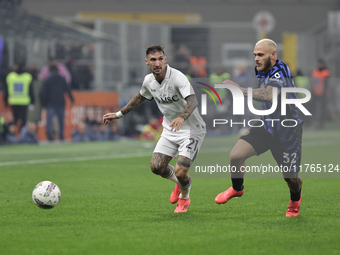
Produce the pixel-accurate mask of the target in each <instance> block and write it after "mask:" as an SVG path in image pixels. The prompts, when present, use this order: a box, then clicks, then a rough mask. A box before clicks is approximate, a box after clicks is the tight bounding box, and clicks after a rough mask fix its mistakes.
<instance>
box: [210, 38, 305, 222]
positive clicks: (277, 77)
mask: <svg viewBox="0 0 340 255" xmlns="http://www.w3.org/2000/svg"><path fill="white" fill-rule="evenodd" d="M276 48H277V46H276V43H275V42H274V41H272V40H270V39H262V40H260V41H258V42H257V43H256V45H255V47H254V56H255V63H256V67H255V72H256V77H257V79H258V85H259V88H258V89H254V90H253V95H252V97H253V100H256V101H260V102H262V103H263V107H264V110H268V109H270V108H271V106H272V102H273V97H274V96H277V97H278V106H277V108H276V110H275V111H274V112H273V113H272V114H270V115H262V116H261V117H260V119H261V120H262V121H263V123H264V125H263V126H262V127H252V128H251V129H250V130H249V131H248V132H246V133H245V134H244V135H243V136H241V137H240V139H239V140H238V141H237V143H236V144H235V146H234V147H233V149H232V150H231V152H230V155H229V162H230V166H231V167H236V169H237V171H236V172H235V173H232V175H231V180H232V187H230V188H229V189H228V190H226V191H224V192H222V193H220V194H218V195H217V197H216V198H215V202H216V203H218V204H224V203H226V202H228V201H229V200H230V199H231V198H233V197H240V196H242V195H243V193H244V186H243V180H244V179H243V177H244V172H242V171H241V169H242V166H245V160H246V159H248V158H250V157H252V156H254V155H260V154H262V153H264V152H266V151H268V150H270V151H271V153H272V155H273V157H274V158H275V160H276V162H277V164H278V165H279V166H282V167H283V169H289V170H290V171H289V172H285V171H283V172H282V173H283V177H284V179H285V181H286V182H287V184H288V187H289V190H290V202H289V205H288V210H287V212H286V216H287V217H293V216H298V215H299V213H300V203H301V199H302V195H301V187H302V179H301V177H299V175H298V172H299V170H300V162H301V136H302V123H303V122H302V120H301V119H299V117H298V112H297V108H296V107H295V105H290V106H289V107H287V114H286V115H285V116H283V115H282V114H281V104H280V92H281V89H282V88H283V87H295V85H294V81H293V75H292V74H291V73H290V71H289V68H288V66H287V65H286V64H284V63H283V62H282V61H279V60H278V59H277V56H276ZM223 83H225V84H230V85H234V86H236V87H238V88H239V89H241V90H242V92H243V94H244V96H247V89H246V88H241V87H240V86H239V85H238V84H237V83H235V82H233V81H231V80H225V81H223ZM273 88H277V95H273ZM287 95H288V97H290V98H297V95H296V93H288V94H287ZM268 119H271V120H273V119H275V120H280V121H276V122H274V123H275V124H273V122H272V121H266V120H268ZM285 119H292V120H294V123H292V125H288V124H287V125H285V126H282V125H281V121H282V120H285ZM292 122H293V121H292ZM294 124H295V125H294ZM287 126H289V127H287Z"/></svg>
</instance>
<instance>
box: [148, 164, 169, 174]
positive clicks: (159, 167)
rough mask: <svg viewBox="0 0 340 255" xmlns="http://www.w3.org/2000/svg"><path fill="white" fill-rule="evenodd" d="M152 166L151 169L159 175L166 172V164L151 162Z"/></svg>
mask: <svg viewBox="0 0 340 255" xmlns="http://www.w3.org/2000/svg"><path fill="white" fill-rule="evenodd" d="M150 168H151V171H152V172H153V173H154V174H157V175H162V173H163V172H164V169H165V167H164V166H162V165H159V164H154V163H152V162H151V163H150Z"/></svg>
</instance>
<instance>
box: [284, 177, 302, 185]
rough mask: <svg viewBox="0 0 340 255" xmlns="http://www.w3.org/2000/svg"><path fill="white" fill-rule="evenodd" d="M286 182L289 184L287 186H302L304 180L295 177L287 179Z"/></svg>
mask: <svg viewBox="0 0 340 255" xmlns="http://www.w3.org/2000/svg"><path fill="white" fill-rule="evenodd" d="M284 180H285V181H286V182H287V184H288V185H289V184H293V185H300V186H301V185H302V179H301V177H294V178H291V177H289V178H288V177H285V178H284Z"/></svg>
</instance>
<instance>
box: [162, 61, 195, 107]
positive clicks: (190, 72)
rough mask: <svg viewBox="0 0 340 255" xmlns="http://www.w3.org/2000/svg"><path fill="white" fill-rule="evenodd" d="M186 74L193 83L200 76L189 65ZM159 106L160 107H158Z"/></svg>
mask: <svg viewBox="0 0 340 255" xmlns="http://www.w3.org/2000/svg"><path fill="white" fill-rule="evenodd" d="M183 73H184V74H185V76H186V77H187V78H188V80H189V82H190V83H192V82H193V80H192V79H195V78H200V74H199V73H198V72H197V71H196V70H195V69H194V68H193V67H192V66H191V65H189V66H188V68H187V69H186V71H185V72H183ZM157 108H158V107H157Z"/></svg>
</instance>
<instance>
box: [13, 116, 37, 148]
mask: <svg viewBox="0 0 340 255" xmlns="http://www.w3.org/2000/svg"><path fill="white" fill-rule="evenodd" d="M37 130H38V125H37V124H36V123H35V122H33V121H28V122H27V125H26V126H25V127H23V128H22V130H21V132H20V136H19V140H18V143H27V144H37V143H38V137H37Z"/></svg>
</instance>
